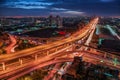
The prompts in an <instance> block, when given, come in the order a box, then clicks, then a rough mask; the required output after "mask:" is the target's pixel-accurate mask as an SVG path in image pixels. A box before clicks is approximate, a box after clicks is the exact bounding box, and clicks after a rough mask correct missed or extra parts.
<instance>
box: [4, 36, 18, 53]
mask: <svg viewBox="0 0 120 80" xmlns="http://www.w3.org/2000/svg"><path fill="white" fill-rule="evenodd" d="M9 37H10V41H11V43H10V45H8V46H7V47H6V48H5V50H6V52H7V54H9V53H11V50H12V48H13V47H14V46H15V44H16V43H17V41H16V39H15V37H14V36H13V35H10V34H9Z"/></svg>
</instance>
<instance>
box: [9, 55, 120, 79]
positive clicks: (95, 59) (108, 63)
mask: <svg viewBox="0 0 120 80" xmlns="http://www.w3.org/2000/svg"><path fill="white" fill-rule="evenodd" d="M70 55H72V56H69V57H62V58H58V59H57V58H56V60H54V59H52V60H48V61H46V62H43V63H41V64H40V65H38V66H35V67H33V68H31V69H28V70H27V72H21V73H20V74H18V75H15V77H12V78H10V79H8V80H14V79H16V78H17V77H20V76H22V75H25V74H27V73H29V72H31V71H33V70H35V69H39V68H41V67H45V66H47V65H51V64H55V63H60V62H69V61H73V57H74V55H73V54H72V53H70ZM80 55H81V53H80ZM83 60H84V61H86V62H90V63H93V64H101V65H103V66H108V67H111V68H113V69H118V70H120V66H119V65H117V66H114V65H113V64H112V63H111V61H109V60H107V59H105V58H103V57H98V55H93V54H89V53H86V54H84V55H83ZM101 60H104V64H103V63H101V62H100V61H101Z"/></svg>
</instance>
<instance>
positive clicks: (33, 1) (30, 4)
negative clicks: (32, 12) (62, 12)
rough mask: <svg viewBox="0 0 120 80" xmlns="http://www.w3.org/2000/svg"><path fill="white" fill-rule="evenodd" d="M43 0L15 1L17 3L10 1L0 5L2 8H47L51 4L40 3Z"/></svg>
mask: <svg viewBox="0 0 120 80" xmlns="http://www.w3.org/2000/svg"><path fill="white" fill-rule="evenodd" d="M41 1H43V0H40V1H38V0H28V1H27V0H26V1H24V0H17V1H10V2H6V3H4V4H2V6H4V7H10V8H23V9H38V8H40V9H43V8H46V7H47V6H50V5H52V4H53V3H47V2H41Z"/></svg>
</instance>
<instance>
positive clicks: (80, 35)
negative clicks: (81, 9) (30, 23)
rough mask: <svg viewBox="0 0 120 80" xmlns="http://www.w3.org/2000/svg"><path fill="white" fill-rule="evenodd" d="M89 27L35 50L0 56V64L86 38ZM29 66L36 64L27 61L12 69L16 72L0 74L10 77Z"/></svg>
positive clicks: (7, 71)
mask: <svg viewBox="0 0 120 80" xmlns="http://www.w3.org/2000/svg"><path fill="white" fill-rule="evenodd" d="M97 21H98V20H97V19H95V20H93V22H92V21H91V22H90V24H93V23H96V22H97ZM89 27H90V26H89V25H88V26H87V27H85V28H83V29H82V30H80V31H79V32H77V33H75V34H73V35H72V36H71V37H69V38H67V39H63V40H61V41H57V42H54V43H50V44H47V45H43V46H38V47H35V48H31V49H26V50H23V51H20V52H17V53H16V54H11V55H3V56H0V61H1V62H3V61H9V60H11V59H17V58H21V57H24V56H28V55H32V54H35V53H41V52H43V51H44V50H47V49H51V47H52V48H55V47H57V46H59V45H64V44H66V43H71V42H73V41H75V40H78V39H81V38H83V37H84V36H86V35H87V34H88V32H89ZM81 32H82V33H81ZM58 52H62V51H60V50H59V51H57V54H51V55H52V56H49V55H48V56H47V55H46V58H41V59H40V60H39V61H37V62H38V63H40V62H44V61H46V60H50V59H52V58H55V57H56V56H55V55H57V56H59V54H58ZM44 59H45V60H44ZM33 64H34V65H33ZM31 65H32V67H34V66H36V65H38V64H37V63H36V62H35V61H34V62H33V63H32V62H31V61H29V62H28V63H26V64H23V65H22V66H18V67H16V68H14V70H16V71H13V72H11V71H12V70H13V69H8V70H6V71H3V72H2V73H1V74H4V76H5V75H8V74H9V75H10V74H11V73H12V74H14V73H15V72H17V71H18V72H19V70H23V69H26V68H29V67H31ZM9 72H11V73H9Z"/></svg>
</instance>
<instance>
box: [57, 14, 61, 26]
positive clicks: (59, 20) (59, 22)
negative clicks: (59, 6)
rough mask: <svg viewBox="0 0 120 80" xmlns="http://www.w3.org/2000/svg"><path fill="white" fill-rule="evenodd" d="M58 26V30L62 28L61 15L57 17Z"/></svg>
mask: <svg viewBox="0 0 120 80" xmlns="http://www.w3.org/2000/svg"><path fill="white" fill-rule="evenodd" d="M56 24H57V26H58V28H61V27H62V18H61V17H60V16H59V15H57V16H56Z"/></svg>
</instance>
